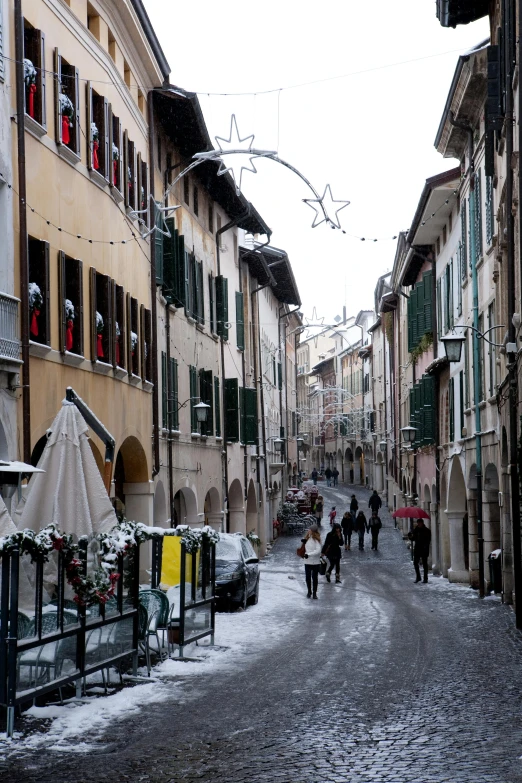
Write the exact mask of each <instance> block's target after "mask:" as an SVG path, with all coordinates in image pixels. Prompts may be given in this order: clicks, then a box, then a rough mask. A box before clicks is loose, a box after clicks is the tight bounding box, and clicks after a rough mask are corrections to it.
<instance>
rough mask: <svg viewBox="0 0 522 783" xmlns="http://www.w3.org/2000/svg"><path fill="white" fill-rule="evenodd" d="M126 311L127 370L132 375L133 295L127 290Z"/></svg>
mask: <svg viewBox="0 0 522 783" xmlns="http://www.w3.org/2000/svg"><path fill="white" fill-rule="evenodd" d="M126 300H127V301H126V305H127V306H126V313H125V316H126V317H125V322H126V326H127V334H126V336H127V371H128V373H129V375H132V337H131V334H132V315H131V295H130V294H129V292H128V291H127V295H126Z"/></svg>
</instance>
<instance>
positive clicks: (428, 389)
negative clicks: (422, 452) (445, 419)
mask: <svg viewBox="0 0 522 783" xmlns="http://www.w3.org/2000/svg"><path fill="white" fill-rule="evenodd" d="M422 384H423V387H424V403H423V404H424V442H425V443H426V444H431V443H434V442H435V378H433V376H431V375H425V376H424V377H423V379H422Z"/></svg>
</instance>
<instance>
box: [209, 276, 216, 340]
mask: <svg viewBox="0 0 522 783" xmlns="http://www.w3.org/2000/svg"><path fill="white" fill-rule="evenodd" d="M214 299H215V297H214V278H213V277H212V275H209V276H208V309H209V316H208V322H209V325H210V331H211V333H212V334H215V333H216V310H215V301H214Z"/></svg>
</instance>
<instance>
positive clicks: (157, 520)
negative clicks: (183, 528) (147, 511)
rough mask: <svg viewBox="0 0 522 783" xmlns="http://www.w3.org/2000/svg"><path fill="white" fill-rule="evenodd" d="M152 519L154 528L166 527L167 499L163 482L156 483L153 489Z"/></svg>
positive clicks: (167, 520) (167, 522)
mask: <svg viewBox="0 0 522 783" xmlns="http://www.w3.org/2000/svg"><path fill="white" fill-rule="evenodd" d="M153 519H154V526H155V527H168V526H169V519H168V513H167V499H166V497H165V488H164V486H163V481H158V482H157V483H156V487H155V489H154V506H153Z"/></svg>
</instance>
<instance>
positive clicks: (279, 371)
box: [277, 362, 283, 389]
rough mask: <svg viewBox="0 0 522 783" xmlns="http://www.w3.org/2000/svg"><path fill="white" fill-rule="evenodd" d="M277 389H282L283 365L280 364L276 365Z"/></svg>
mask: <svg viewBox="0 0 522 783" xmlns="http://www.w3.org/2000/svg"><path fill="white" fill-rule="evenodd" d="M277 387H278V389H282V388H283V365H282V364H281V362H278V363H277Z"/></svg>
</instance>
